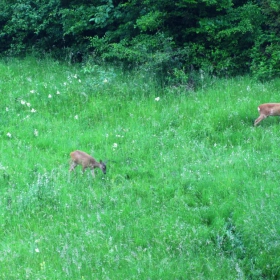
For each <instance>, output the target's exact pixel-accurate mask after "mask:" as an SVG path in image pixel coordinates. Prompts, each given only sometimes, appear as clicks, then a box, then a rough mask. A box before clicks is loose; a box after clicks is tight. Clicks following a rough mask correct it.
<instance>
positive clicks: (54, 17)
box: [0, 0, 280, 79]
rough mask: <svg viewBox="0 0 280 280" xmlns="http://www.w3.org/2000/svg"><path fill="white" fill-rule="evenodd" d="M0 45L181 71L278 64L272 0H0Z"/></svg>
mask: <svg viewBox="0 0 280 280" xmlns="http://www.w3.org/2000/svg"><path fill="white" fill-rule="evenodd" d="M0 7H1V11H0V28H1V33H0V34H1V35H0V52H1V54H2V55H19V54H25V53H26V52H30V51H33V52H34V53H36V54H46V53H50V54H51V55H54V56H57V57H60V58H61V57H65V58H66V57H67V59H69V56H71V57H70V59H71V60H72V61H80V60H82V58H83V59H84V61H89V58H90V59H91V61H93V60H94V63H98V61H100V62H101V61H108V62H112V63H116V62H118V63H121V64H122V65H123V66H125V67H135V66H139V67H143V66H144V67H146V69H153V70H156V71H164V72H169V73H173V74H175V76H177V77H180V73H191V72H192V71H194V70H200V71H204V72H207V73H213V74H216V75H239V74H243V73H248V72H251V73H253V74H254V75H255V76H256V77H258V78H265V79H267V78H273V77H275V76H277V75H279V71H280V36H279V35H280V34H279V33H280V2H279V1H277V0H177V1H170V0H153V1H151V0H144V1H140V0H95V1H90V0H72V1H71V0H70V1H66V0H51V1H49V0H48V1H46V0H40V1H39V0H3V1H1V3H0Z"/></svg>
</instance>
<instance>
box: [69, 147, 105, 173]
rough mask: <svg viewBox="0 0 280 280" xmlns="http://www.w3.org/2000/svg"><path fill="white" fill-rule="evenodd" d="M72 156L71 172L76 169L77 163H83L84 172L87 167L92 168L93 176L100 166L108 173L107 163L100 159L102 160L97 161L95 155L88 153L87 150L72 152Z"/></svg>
mask: <svg viewBox="0 0 280 280" xmlns="http://www.w3.org/2000/svg"><path fill="white" fill-rule="evenodd" d="M70 157H71V165H70V170H69V171H70V172H71V171H72V170H74V169H75V167H76V166H77V165H79V164H80V165H82V168H83V173H84V172H85V169H87V168H90V169H91V174H92V176H93V177H95V174H94V169H95V168H100V169H101V170H102V172H103V173H104V174H106V164H105V163H104V162H102V160H100V162H97V161H96V160H95V159H94V158H93V157H91V156H90V155H88V154H87V153H85V152H82V151H78V150H77V151H74V152H72V153H70Z"/></svg>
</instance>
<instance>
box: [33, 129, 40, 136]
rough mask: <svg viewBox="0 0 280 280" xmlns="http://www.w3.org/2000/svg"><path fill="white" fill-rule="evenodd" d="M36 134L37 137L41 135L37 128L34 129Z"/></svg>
mask: <svg viewBox="0 0 280 280" xmlns="http://www.w3.org/2000/svg"><path fill="white" fill-rule="evenodd" d="M34 135H35V136H36V137H37V136H38V135H39V132H38V130H37V129H34Z"/></svg>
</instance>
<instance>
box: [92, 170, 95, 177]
mask: <svg viewBox="0 0 280 280" xmlns="http://www.w3.org/2000/svg"><path fill="white" fill-rule="evenodd" d="M91 175H92V177H93V178H95V174H94V169H93V168H92V169H91Z"/></svg>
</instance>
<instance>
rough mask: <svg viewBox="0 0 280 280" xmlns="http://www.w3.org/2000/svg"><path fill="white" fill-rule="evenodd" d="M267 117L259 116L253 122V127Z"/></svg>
mask: <svg viewBox="0 0 280 280" xmlns="http://www.w3.org/2000/svg"><path fill="white" fill-rule="evenodd" d="M266 117H267V116H266V115H263V114H261V115H260V116H259V117H258V118H257V119H256V120H255V123H254V126H256V125H258V124H259V123H260V122H261V121H262V120H264V119H265V118H266Z"/></svg>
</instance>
